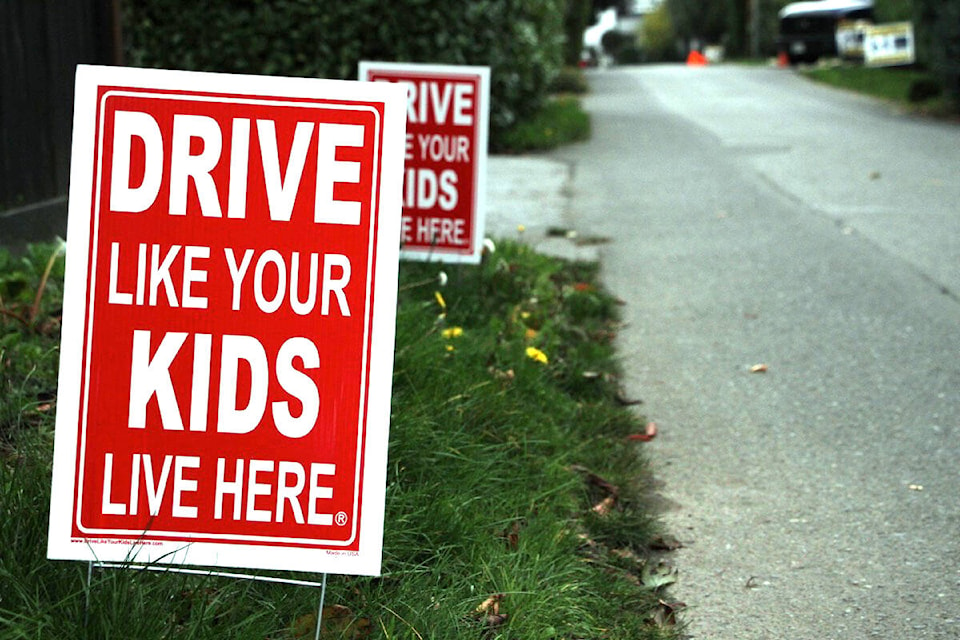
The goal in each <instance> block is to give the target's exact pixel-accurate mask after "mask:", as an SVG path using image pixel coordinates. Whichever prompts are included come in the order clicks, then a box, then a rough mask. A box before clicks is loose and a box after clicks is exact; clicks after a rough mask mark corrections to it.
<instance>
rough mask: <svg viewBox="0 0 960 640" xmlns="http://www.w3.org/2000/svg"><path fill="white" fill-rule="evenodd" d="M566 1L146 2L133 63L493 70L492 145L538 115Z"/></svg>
mask: <svg viewBox="0 0 960 640" xmlns="http://www.w3.org/2000/svg"><path fill="white" fill-rule="evenodd" d="M565 6H566V3H565V1H564V0H474V1H471V2H445V3H438V2H424V1H422V0H398V1H397V2H388V3H383V2H379V0H351V1H350V2H316V0H212V1H211V2H204V3H188V2H183V1H182V0H142V1H140V2H136V3H133V2H130V3H125V11H126V13H125V16H124V22H125V37H126V42H125V48H126V56H127V61H128V63H129V64H131V65H133V66H145V67H165V68H173V69H186V70H197V71H220V72H228V73H253V74H266V75H289V76H310V77H322V78H338V79H354V78H356V74H357V63H358V62H359V61H360V60H364V59H366V60H381V61H405V62H432V63H445V64H475V65H488V66H490V67H491V114H490V124H491V139H496V137H497V136H498V135H500V133H501V132H502V131H503V130H505V129H506V128H508V127H510V126H511V125H512V124H513V123H514V122H516V121H517V120H518V119H522V118H524V117H526V116H528V115H529V114H531V113H534V112H535V111H536V110H537V109H538V108H539V107H540V106H541V105H542V104H543V101H544V99H545V97H546V94H547V88H548V86H549V85H550V83H551V82H552V81H553V79H554V77H555V76H556V75H557V73H558V72H559V69H560V66H561V61H562V55H563V43H564V33H563V19H564V8H565Z"/></svg>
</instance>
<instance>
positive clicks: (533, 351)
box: [527, 347, 549, 364]
mask: <svg viewBox="0 0 960 640" xmlns="http://www.w3.org/2000/svg"><path fill="white" fill-rule="evenodd" d="M527 357H528V358H530V359H531V360H536V361H537V362H541V363H543V364H547V363H548V362H549V360H548V359H547V354H545V353H544V352H543V351H540V349H537V348H536V347H527Z"/></svg>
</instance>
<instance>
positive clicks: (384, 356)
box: [48, 66, 406, 575]
mask: <svg viewBox="0 0 960 640" xmlns="http://www.w3.org/2000/svg"><path fill="white" fill-rule="evenodd" d="M405 97H406V96H405V91H404V90H403V89H402V88H400V87H396V86H391V85H381V84H376V85H375V84H370V83H359V82H337V81H327V80H314V79H303V78H299V79H291V78H267V77H254V76H232V75H224V74H208V73H187V72H178V71H160V70H146V69H124V68H117V67H88V66H81V67H79V68H78V71H77V89H76V102H75V107H74V109H75V111H74V129H73V136H74V138H73V152H72V153H73V155H72V162H71V174H70V178H71V180H70V206H69V222H68V238H67V276H66V278H67V279H66V283H65V299H64V312H63V335H62V344H61V364H60V390H59V400H58V411H57V425H56V440H55V451H54V468H53V494H52V498H51V516H50V539H49V547H48V556H49V557H50V558H58V559H76V560H101V561H112V562H117V561H133V562H161V563H172V564H193V565H208V566H224V567H250V568H263V569H281V570H302V571H313V572H327V573H350V574H371V575H375V574H377V573H379V570H380V558H381V548H382V533H383V508H384V490H385V473H386V458H387V435H388V429H389V416H390V385H391V377H392V363H393V340H394V320H395V306H396V287H397V260H398V255H397V254H398V250H397V247H398V245H399V227H400V194H401V189H402V171H403V167H402V161H403V140H404V139H403V134H404V114H405V110H404V101H405Z"/></svg>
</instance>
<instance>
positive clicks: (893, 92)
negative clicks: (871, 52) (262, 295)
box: [802, 66, 940, 110]
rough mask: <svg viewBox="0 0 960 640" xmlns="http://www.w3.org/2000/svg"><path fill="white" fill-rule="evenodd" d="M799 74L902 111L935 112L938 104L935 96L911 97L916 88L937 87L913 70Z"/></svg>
mask: <svg viewBox="0 0 960 640" xmlns="http://www.w3.org/2000/svg"><path fill="white" fill-rule="evenodd" d="M802 73H803V74H804V75H805V76H807V77H808V78H811V79H813V80H816V81H818V82H823V83H825V84H829V85H832V86H835V87H839V88H841V89H849V90H851V91H856V92H858V93H863V94H866V95H870V96H874V97H876V98H881V99H884V100H889V101H891V102H894V103H897V104H898V105H902V106H905V107H912V108H917V107H920V106H924V107H930V108H933V109H934V110H935V109H936V108H937V105H938V104H939V103H940V98H939V97H937V96H929V95H928V96H925V97H924V96H915V97H911V90H913V91H914V92H916V91H917V87H920V86H931V87H932V86H935V84H936V83H935V77H934V76H933V75H931V74H930V73H927V72H924V71H918V70H915V69H905V68H898V67H880V68H870V67H863V66H839V67H823V68H816V69H805V70H803V71H802ZM931 83H933V84H932V85H931ZM918 98H922V99H918Z"/></svg>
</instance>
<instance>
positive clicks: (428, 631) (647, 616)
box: [0, 243, 676, 640]
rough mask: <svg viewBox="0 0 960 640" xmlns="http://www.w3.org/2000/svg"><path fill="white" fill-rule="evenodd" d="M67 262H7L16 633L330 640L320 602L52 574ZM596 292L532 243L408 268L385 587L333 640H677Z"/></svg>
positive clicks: (79, 566)
mask: <svg viewBox="0 0 960 640" xmlns="http://www.w3.org/2000/svg"><path fill="white" fill-rule="evenodd" d="M51 253H53V249H52V248H51V247H33V248H32V249H31V252H30V254H29V255H28V256H27V257H25V258H24V259H23V260H14V259H12V258H10V257H9V256H8V255H6V254H0V297H2V305H3V306H2V307H0V308H2V309H4V311H5V313H4V315H3V316H2V317H0V407H2V413H0V442H2V448H0V540H2V541H3V544H2V545H0V638H2V639H3V640H14V639H19V638H23V639H27V638H30V639H34V638H36V639H43V640H48V639H50V640H59V639H61V638H62V639H67V638H69V639H71V640H76V639H80V640H83V639H90V640H94V639H97V640H102V639H104V638H118V639H121V638H122V639H124V640H126V639H128V638H137V639H138V640H161V639H168V638H196V639H211V640H212V639H214V638H216V639H217V640H223V639H229V638H238V639H257V640H259V639H267V638H270V639H271V640H295V639H301V638H304V639H305V638H313V630H314V624H315V620H316V618H315V608H316V605H317V599H318V597H319V594H318V592H317V591H316V590H314V589H310V588H304V587H296V586H290V585H277V584H268V583H262V582H250V581H239V580H231V579H226V578H214V577H198V576H188V575H183V574H174V573H153V572H151V573H144V572H136V571H132V570H95V571H94V572H93V576H92V583H91V586H90V588H89V589H88V588H87V586H86V578H87V565H86V564H84V563H79V562H62V561H58V562H52V561H48V560H46V559H45V545H46V527H47V517H48V501H49V489H50V487H49V478H50V455H51V446H52V432H53V414H54V413H55V391H56V363H57V358H56V356H57V346H56V342H57V326H58V316H59V304H60V300H59V298H60V295H61V292H60V278H61V277H62V260H61V259H56V260H54V261H52V262H51V261H50V260H49V256H50V255H51ZM48 264H52V265H53V266H52V267H51V269H50V270H49V271H50V273H51V274H52V275H51V277H50V278H49V281H48V282H47V283H46V284H44V285H43V286H41V280H42V276H43V273H44V272H45V271H46V270H47V269H46V265H48ZM441 269H444V270H445V271H446V273H447V275H448V276H449V283H448V284H447V285H446V286H445V287H443V288H441V287H440V286H439V284H438V282H437V277H438V274H439V271H440V270H441ZM596 279H597V267H596V265H589V264H569V263H564V262H560V261H557V260H554V259H550V258H546V257H544V256H541V255H538V254H536V253H534V252H533V251H531V250H530V249H528V248H526V247H524V246H521V245H515V244H510V243H504V244H502V245H501V246H500V249H499V250H498V251H497V252H496V253H494V254H492V255H489V256H487V257H486V258H485V260H484V262H483V264H482V265H480V266H447V267H442V266H440V265H435V264H434V265H431V264H422V263H416V264H411V263H406V264H403V265H402V269H401V283H400V302H399V307H398V318H397V351H396V364H395V375H394V396H393V417H392V426H391V441H390V449H389V453H390V459H389V471H388V486H387V502H386V505H387V506H386V509H387V513H386V531H385V537H384V564H383V575H382V576H380V577H378V578H360V577H350V576H331V577H330V584H329V588H328V593H327V604H328V605H330V607H328V609H327V611H326V612H325V618H326V619H327V620H328V624H327V625H326V626H325V629H324V633H323V636H322V637H324V638H458V639H459V638H477V639H478V640H480V639H487V638H500V639H510V638H523V639H524V640H531V639H532V640H536V639H544V640H547V639H556V640H572V639H574V638H591V639H610V640H613V639H620V638H622V639H627V638H630V639H638V638H639V639H654V638H672V637H675V636H676V628H675V627H674V626H672V625H670V624H667V625H663V624H659V623H657V622H655V618H656V617H657V615H658V614H659V616H660V618H661V619H662V617H663V606H662V605H660V604H659V599H661V598H665V597H666V596H665V594H664V592H663V588H662V587H657V586H654V585H652V584H650V583H649V582H647V583H645V582H644V580H645V578H644V571H643V569H644V566H645V565H646V564H647V560H648V558H649V556H650V552H649V551H648V543H649V542H650V541H651V539H652V537H653V536H655V535H657V534H658V533H659V531H658V526H657V522H656V521H655V519H654V517H653V516H652V515H651V513H650V511H649V509H648V508H647V504H646V495H647V490H648V475H647V471H646V469H645V462H644V459H643V457H642V450H641V449H642V446H643V445H638V444H636V443H635V442H632V441H628V440H627V439H626V436H627V435H628V434H631V433H636V432H638V431H642V429H643V424H644V421H643V419H642V418H641V417H640V416H638V415H636V414H635V413H632V412H631V411H630V410H628V409H627V408H624V407H622V406H620V405H619V404H617V403H616V402H615V401H614V397H615V395H616V393H617V391H618V385H617V380H616V374H617V367H616V361H615V359H614V348H613V345H612V343H611V340H612V337H613V335H614V332H615V330H616V322H617V310H618V307H617V304H616V301H615V300H614V299H613V298H612V297H611V296H609V295H608V294H606V293H605V292H604V291H603V290H602V289H600V288H599V287H598V286H597V284H596ZM41 289H42V290H43V295H42V296H41V297H40V300H41V302H40V304H39V305H35V303H34V301H35V300H37V296H36V292H37V291H38V290H41ZM437 292H440V293H441V296H440V297H442V299H443V301H444V304H445V307H446V308H445V310H444V308H443V307H442V306H441V304H440V301H439V300H440V298H439V297H438V296H437V295H436V294H437ZM33 309H36V313H34V312H33V311H32V310H33ZM453 329H458V330H457V331H453ZM447 330H451V331H447ZM454 334H457V335H454ZM530 347H534V348H536V349H538V350H539V352H541V353H543V354H545V356H546V359H547V362H545V363H544V362H540V361H537V360H534V359H532V358H531V357H529V356H528V355H527V350H528V348H530ZM532 353H534V354H536V352H532ZM613 487H615V488H616V492H615V493H616V495H615V498H616V499H615V500H613V499H612V498H611V495H613V494H611V491H612V490H613ZM598 505H606V506H608V507H609V509H608V510H607V512H606V513H605V514H601V513H598V512H597V510H596V508H597V506H598ZM291 577H301V578H302V577H308V578H312V579H316V576H298V575H293V576H291ZM645 585H646V586H645ZM491 596H497V597H499V601H498V605H497V610H496V611H495V610H494V607H492V606H488V608H487V610H486V611H485V612H478V611H477V609H478V607H480V606H481V605H482V603H484V602H485V601H487V600H488V599H489V598H490V597H491Z"/></svg>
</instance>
